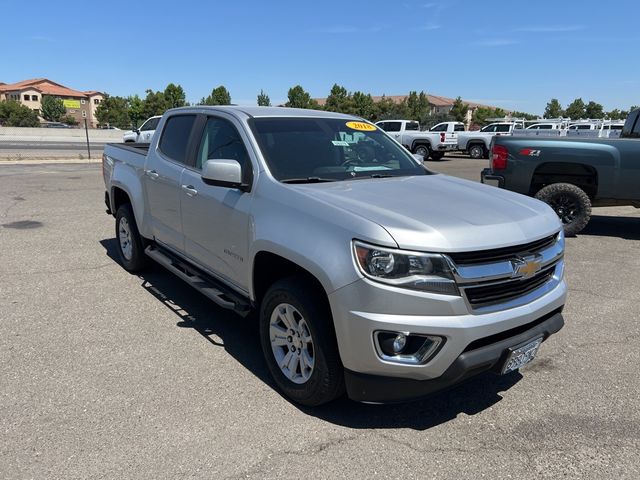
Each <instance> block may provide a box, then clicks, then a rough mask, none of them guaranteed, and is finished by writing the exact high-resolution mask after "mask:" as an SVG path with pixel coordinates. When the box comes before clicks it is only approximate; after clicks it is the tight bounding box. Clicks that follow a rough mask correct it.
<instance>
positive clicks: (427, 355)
mask: <svg viewBox="0 0 640 480" xmlns="http://www.w3.org/2000/svg"><path fill="white" fill-rule="evenodd" d="M373 336H374V344H375V347H376V351H377V353H378V356H379V357H380V358H382V359H383V360H386V361H388V362H394V363H404V364H410V365H419V364H423V363H427V362H428V361H429V360H431V359H432V358H433V357H434V356H435V355H436V353H438V351H439V350H440V348H441V347H442V345H443V344H444V342H445V340H444V338H443V337H440V336H438V335H422V334H417V333H409V332H389V331H383V330H378V331H376V332H374V334H373Z"/></svg>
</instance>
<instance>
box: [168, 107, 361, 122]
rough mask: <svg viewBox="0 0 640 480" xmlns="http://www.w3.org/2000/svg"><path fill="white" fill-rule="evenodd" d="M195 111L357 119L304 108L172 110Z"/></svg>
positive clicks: (252, 115) (257, 115)
mask: <svg viewBox="0 0 640 480" xmlns="http://www.w3.org/2000/svg"><path fill="white" fill-rule="evenodd" d="M182 109H185V110H186V109H189V110H193V109H197V110H213V111H216V110H217V111H221V110H222V111H224V110H227V111H231V112H236V113H244V114H245V115H248V116H250V117H317V118H320V117H322V118H348V119H353V118H359V117H357V116H355V115H346V114H343V113H335V112H327V111H324V110H310V109H306V108H288V107H257V106H240V105H211V106H209V105H198V106H194V107H182V108H178V109H173V110H182Z"/></svg>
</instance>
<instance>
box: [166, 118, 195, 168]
mask: <svg viewBox="0 0 640 480" xmlns="http://www.w3.org/2000/svg"><path fill="white" fill-rule="evenodd" d="M195 119H196V116H195V115H175V116H173V117H169V119H168V120H167V122H166V123H165V125H164V129H163V131H162V138H161V139H160V147H159V148H160V151H161V152H162V153H164V154H165V155H166V156H167V157H169V158H170V159H171V160H174V161H176V162H180V163H187V162H186V157H187V146H188V145H189V136H190V135H191V129H192V128H193V123H194V121H195Z"/></svg>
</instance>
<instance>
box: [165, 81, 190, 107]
mask: <svg viewBox="0 0 640 480" xmlns="http://www.w3.org/2000/svg"><path fill="white" fill-rule="evenodd" d="M164 100H165V102H166V105H167V108H177V107H184V106H186V105H187V101H186V95H185V93H184V90H183V88H182V87H181V86H180V85H175V84H173V83H170V84H169V85H167V88H165V89H164Z"/></svg>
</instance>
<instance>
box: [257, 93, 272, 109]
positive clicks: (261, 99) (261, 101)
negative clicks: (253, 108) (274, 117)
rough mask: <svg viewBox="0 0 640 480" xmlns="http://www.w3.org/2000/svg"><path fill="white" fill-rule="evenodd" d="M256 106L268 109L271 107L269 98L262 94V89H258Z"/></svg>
mask: <svg viewBox="0 0 640 480" xmlns="http://www.w3.org/2000/svg"><path fill="white" fill-rule="evenodd" d="M258 105H259V106H260V107H270V106H271V99H270V98H269V95H267V94H266V93H264V91H263V90H262V89H260V93H259V94H258Z"/></svg>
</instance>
